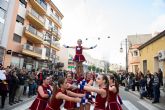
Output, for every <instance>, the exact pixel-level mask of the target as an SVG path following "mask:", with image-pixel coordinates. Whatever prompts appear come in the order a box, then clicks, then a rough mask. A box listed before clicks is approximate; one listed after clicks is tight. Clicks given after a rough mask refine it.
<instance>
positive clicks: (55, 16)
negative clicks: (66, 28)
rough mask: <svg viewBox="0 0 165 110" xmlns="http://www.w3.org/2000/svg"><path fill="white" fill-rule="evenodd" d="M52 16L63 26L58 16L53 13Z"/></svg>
mask: <svg viewBox="0 0 165 110" xmlns="http://www.w3.org/2000/svg"><path fill="white" fill-rule="evenodd" d="M50 16H52V17H53V18H54V19H56V21H57V22H58V23H59V24H60V25H62V23H61V20H60V18H59V17H57V15H56V14H54V13H51V14H50Z"/></svg>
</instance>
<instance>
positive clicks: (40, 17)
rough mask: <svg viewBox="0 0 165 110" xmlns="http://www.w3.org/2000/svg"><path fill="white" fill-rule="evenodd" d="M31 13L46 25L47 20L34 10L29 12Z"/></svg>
mask: <svg viewBox="0 0 165 110" xmlns="http://www.w3.org/2000/svg"><path fill="white" fill-rule="evenodd" d="M27 11H28V12H29V13H31V14H32V15H33V16H34V17H36V18H37V19H39V20H40V21H41V22H42V23H43V24H45V19H44V18H43V17H42V16H40V15H39V14H38V13H37V12H36V11H35V10H33V9H32V8H30V9H28V10H27Z"/></svg>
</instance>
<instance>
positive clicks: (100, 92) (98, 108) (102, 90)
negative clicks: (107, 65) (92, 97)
mask: <svg viewBox="0 0 165 110" xmlns="http://www.w3.org/2000/svg"><path fill="white" fill-rule="evenodd" d="M96 83H97V84H98V86H99V88H96V87H92V86H89V85H86V86H83V85H79V86H78V88H80V90H86V91H89V92H96V93H97V95H96V102H95V108H94V110H105V109H106V101H107V96H108V90H109V89H108V88H109V80H108V77H107V76H106V75H105V74H101V75H98V77H97V79H96Z"/></svg>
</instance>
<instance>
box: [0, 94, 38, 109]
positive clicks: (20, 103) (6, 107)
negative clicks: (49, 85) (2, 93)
mask: <svg viewBox="0 0 165 110" xmlns="http://www.w3.org/2000/svg"><path fill="white" fill-rule="evenodd" d="M35 98H36V95H35V96H32V97H30V98H28V97H27V96H22V98H21V99H22V100H23V101H22V102H19V103H16V104H13V105H9V97H7V98H6V101H5V107H4V108H3V109H2V108H0V110H12V109H13V108H15V107H17V106H20V105H22V104H24V103H27V102H29V101H31V100H34V99H35ZM0 103H1V97H0Z"/></svg>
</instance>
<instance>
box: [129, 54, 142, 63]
mask: <svg viewBox="0 0 165 110" xmlns="http://www.w3.org/2000/svg"><path fill="white" fill-rule="evenodd" d="M130 63H131V64H137V63H140V57H139V56H136V57H132V59H131V61H130Z"/></svg>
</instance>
